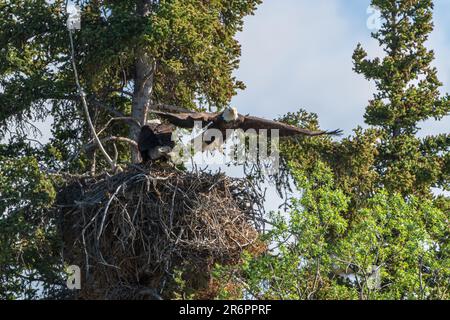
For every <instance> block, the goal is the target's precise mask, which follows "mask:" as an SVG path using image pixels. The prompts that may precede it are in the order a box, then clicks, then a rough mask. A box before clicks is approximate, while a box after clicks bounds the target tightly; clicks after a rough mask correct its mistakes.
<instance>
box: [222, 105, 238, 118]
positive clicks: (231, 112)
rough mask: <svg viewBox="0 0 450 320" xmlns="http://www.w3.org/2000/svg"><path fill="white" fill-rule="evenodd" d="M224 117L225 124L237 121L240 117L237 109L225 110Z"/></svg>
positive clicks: (229, 108) (228, 108)
mask: <svg viewBox="0 0 450 320" xmlns="http://www.w3.org/2000/svg"><path fill="white" fill-rule="evenodd" d="M222 117H223V120H225V122H231V121H236V120H237V119H238V117H239V115H238V112H237V109H236V108H231V107H227V108H225V110H223V112H222Z"/></svg>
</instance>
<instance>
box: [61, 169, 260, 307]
mask: <svg viewBox="0 0 450 320" xmlns="http://www.w3.org/2000/svg"><path fill="white" fill-rule="evenodd" d="M262 200H263V199H262V197H261V194H259V193H258V191H257V189H256V188H254V187H253V186H252V184H251V182H250V181H248V180H246V179H232V178H229V177H226V176H225V175H224V174H221V173H219V174H215V175H212V174H208V173H205V172H201V171H193V172H184V171H179V170H177V169H175V168H173V167H171V166H169V165H167V164H161V165H151V166H147V167H144V166H142V167H141V166H133V167H130V168H128V169H126V170H125V171H124V172H120V173H118V174H116V175H114V176H107V175H103V176H101V177H96V178H83V179H73V181H71V182H70V183H68V184H67V185H66V187H64V188H63V189H62V190H61V191H60V192H59V198H58V210H60V213H61V214H62V216H63V219H62V224H61V228H62V230H61V231H62V234H63V238H64V248H65V250H64V259H65V262H66V263H67V264H70V265H72V264H75V265H79V266H80V267H81V270H82V289H81V291H80V292H79V294H78V298H82V299H146V298H150V299H159V298H170V297H171V296H170V295H171V293H170V292H171V286H173V273H174V271H175V270H182V271H183V280H184V281H183V282H185V284H186V285H187V286H188V287H189V288H191V289H193V290H199V289H200V290H201V289H202V288H205V287H207V286H208V284H209V281H210V271H211V268H212V266H213V265H214V264H215V263H221V264H235V263H237V262H238V261H239V259H240V255H241V253H242V251H243V250H244V249H248V250H260V249H258V248H257V247H258V246H261V244H260V243H259V242H258V240H257V239H258V231H259V230H260V224H259V223H258V221H262V220H261V218H262V205H261V202H262Z"/></svg>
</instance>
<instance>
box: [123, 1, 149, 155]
mask: <svg viewBox="0 0 450 320" xmlns="http://www.w3.org/2000/svg"><path fill="white" fill-rule="evenodd" d="M151 4H152V1H151V0H140V1H138V3H137V5H136V14H138V15H140V16H147V15H149V14H150V12H151ZM135 70H136V71H135V75H134V92H133V101H132V107H131V108H132V109H131V116H132V117H133V118H134V119H136V120H137V121H139V122H140V123H141V124H142V125H143V124H145V122H146V121H147V113H148V110H149V107H150V102H151V96H152V92H153V78H154V72H155V62H154V59H153V58H152V57H151V56H149V55H148V53H146V52H145V49H143V48H138V49H137V51H136V62H135ZM139 131H140V128H139V127H138V126H137V125H132V126H131V127H130V133H129V136H130V139H133V140H136V141H137V138H138V136H139ZM131 159H132V162H133V163H137V162H139V161H140V160H141V159H140V156H139V153H138V152H137V150H135V148H131Z"/></svg>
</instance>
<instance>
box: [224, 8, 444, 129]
mask: <svg viewBox="0 0 450 320" xmlns="http://www.w3.org/2000/svg"><path fill="white" fill-rule="evenodd" d="M369 4H370V0H265V1H264V2H263V4H262V5H261V6H260V7H259V8H258V10H257V11H256V14H255V15H254V16H251V17H248V18H246V20H245V26H244V31H243V32H242V33H241V34H239V35H238V39H239V40H240V42H241V44H242V59H241V67H240V69H239V70H238V71H237V72H236V75H237V77H238V78H239V79H240V80H243V81H244V82H245V83H246V85H247V89H246V90H245V91H242V92H239V94H238V95H237V96H236V97H235V98H234V99H233V105H235V106H236V107H237V108H238V110H239V111H240V112H241V113H252V114H257V115H260V116H265V117H268V118H276V117H278V116H280V115H283V114H285V113H287V112H288V111H296V110H298V109H299V108H305V109H307V110H308V111H312V112H316V113H317V114H318V115H319V119H320V122H321V124H322V127H323V128H326V129H335V128H337V127H339V128H342V129H344V132H345V135H349V134H351V130H352V129H353V128H355V127H356V126H357V125H363V114H364V109H365V107H366V105H367V101H368V100H369V99H370V98H371V96H372V94H373V92H374V86H373V84H371V83H370V82H368V81H367V80H365V79H364V77H363V76H361V75H358V74H356V73H354V72H353V71H352V59H351V57H352V53H353V50H354V49H355V47H356V44H357V43H358V42H361V43H362V44H363V46H364V47H365V49H366V50H367V51H368V53H369V56H370V57H375V56H379V55H380V53H381V49H380V48H379V47H378V42H377V41H376V40H373V39H372V38H371V37H370V33H371V30H369V28H368V27H367V20H368V18H369V16H370V15H369V14H368V13H367V8H368V6H369ZM428 46H429V47H430V48H433V49H434V50H435V53H436V63H435V65H436V66H437V68H438V71H439V77H440V80H441V81H442V82H443V83H444V88H443V92H444V90H445V91H446V92H450V59H449V57H450V0H435V31H434V32H433V34H432V35H431V37H430V41H429V43H428ZM422 127H423V129H424V130H422V132H421V134H424V135H425V134H430V133H438V132H439V133H444V132H449V131H450V130H449V129H450V117H447V118H446V119H445V120H443V121H441V122H440V123H434V122H429V123H426V124H424V125H423V126H422Z"/></svg>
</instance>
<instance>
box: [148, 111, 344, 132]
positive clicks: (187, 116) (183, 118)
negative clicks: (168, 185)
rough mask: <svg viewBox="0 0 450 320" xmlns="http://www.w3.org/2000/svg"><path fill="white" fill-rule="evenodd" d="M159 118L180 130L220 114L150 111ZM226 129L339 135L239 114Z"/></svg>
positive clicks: (211, 120)
mask: <svg viewBox="0 0 450 320" xmlns="http://www.w3.org/2000/svg"><path fill="white" fill-rule="evenodd" d="M152 112H153V113H155V114H156V115H158V116H159V117H160V118H162V119H165V120H167V121H168V122H170V123H171V124H173V125H175V126H177V127H180V128H187V129H190V128H193V127H194V124H195V121H201V122H202V126H203V127H204V126H206V125H208V124H210V123H211V122H214V121H215V120H217V118H218V116H220V113H217V112H216V113H207V112H184V113H169V112H161V111H152ZM224 127H225V128H228V129H242V130H244V131H246V130H248V129H255V130H260V129H267V130H270V129H278V130H279V136H280V137H290V136H295V135H306V136H320V135H340V134H341V133H342V131H341V130H334V131H311V130H308V129H302V128H298V127H295V126H291V125H289V124H286V123H282V122H278V121H274V120H267V119H263V118H259V117H253V116H244V115H241V114H239V117H238V119H237V121H234V122H230V123H226V124H224V125H223V127H222V128H224Z"/></svg>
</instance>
